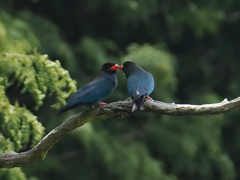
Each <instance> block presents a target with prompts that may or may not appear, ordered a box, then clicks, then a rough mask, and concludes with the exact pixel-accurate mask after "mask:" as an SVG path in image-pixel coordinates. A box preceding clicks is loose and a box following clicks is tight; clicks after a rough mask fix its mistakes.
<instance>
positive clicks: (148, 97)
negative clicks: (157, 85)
mask: <svg viewBox="0 0 240 180" xmlns="http://www.w3.org/2000/svg"><path fill="white" fill-rule="evenodd" d="M148 99H150V100H151V101H152V100H153V99H152V98H151V97H150V96H149V95H147V97H146V99H145V102H146V101H147V100H148Z"/></svg>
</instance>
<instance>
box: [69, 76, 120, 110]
mask: <svg viewBox="0 0 240 180" xmlns="http://www.w3.org/2000/svg"><path fill="white" fill-rule="evenodd" d="M116 86H117V84H116V82H115V81H113V80H112V79H109V78H98V79H95V80H93V81H91V82H90V83H88V84H87V85H85V86H84V87H82V88H80V89H79V90H78V91H77V92H76V93H74V94H73V95H72V96H71V98H70V99H69V101H68V103H67V104H68V105H71V106H73V105H78V106H79V105H86V106H87V105H92V104H95V103H97V102H100V101H103V100H105V99H106V98H107V97H108V96H110V95H111V94H112V92H113V90H114V89H115V88H116Z"/></svg>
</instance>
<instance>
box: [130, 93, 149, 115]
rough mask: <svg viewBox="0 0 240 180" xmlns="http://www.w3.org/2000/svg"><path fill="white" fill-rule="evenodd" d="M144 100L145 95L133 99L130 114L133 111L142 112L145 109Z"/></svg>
mask: <svg viewBox="0 0 240 180" xmlns="http://www.w3.org/2000/svg"><path fill="white" fill-rule="evenodd" d="M145 99H146V95H143V96H140V97H139V96H138V97H137V98H134V103H133V107H132V112H134V111H143V110H144V109H145V105H144V101H145Z"/></svg>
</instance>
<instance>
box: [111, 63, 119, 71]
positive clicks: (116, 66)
mask: <svg viewBox="0 0 240 180" xmlns="http://www.w3.org/2000/svg"><path fill="white" fill-rule="evenodd" d="M109 69H111V70H113V71H116V70H118V69H119V65H118V64H115V65H114V66H112V67H110V68H109Z"/></svg>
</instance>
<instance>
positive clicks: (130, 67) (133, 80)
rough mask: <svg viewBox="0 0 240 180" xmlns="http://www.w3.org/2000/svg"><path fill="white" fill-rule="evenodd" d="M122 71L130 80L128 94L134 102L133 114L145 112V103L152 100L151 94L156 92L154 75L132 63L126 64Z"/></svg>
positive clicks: (127, 62)
mask: <svg viewBox="0 0 240 180" xmlns="http://www.w3.org/2000/svg"><path fill="white" fill-rule="evenodd" d="M120 70H122V71H123V72H124V74H125V76H126V77H127V79H128V83H127V89H128V93H129V94H130V96H131V98H132V99H133V101H134V103H133V107H132V112H134V111H136V110H144V109H145V105H144V102H145V100H147V99H151V98H150V97H149V94H151V92H152V91H153V90H154V79H153V76H152V74H150V73H149V72H147V71H145V70H144V69H142V68H141V67H140V66H139V65H137V64H136V63H134V62H131V61H126V62H124V63H123V65H122V66H121V67H120Z"/></svg>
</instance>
